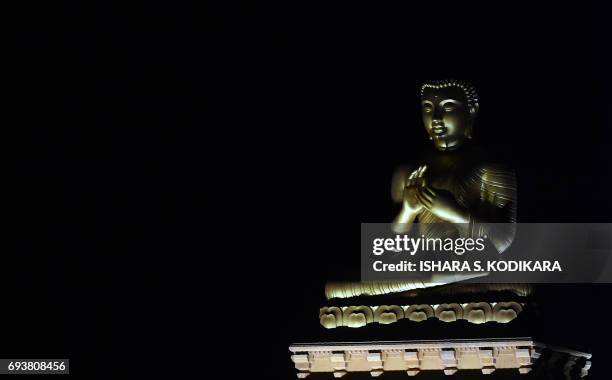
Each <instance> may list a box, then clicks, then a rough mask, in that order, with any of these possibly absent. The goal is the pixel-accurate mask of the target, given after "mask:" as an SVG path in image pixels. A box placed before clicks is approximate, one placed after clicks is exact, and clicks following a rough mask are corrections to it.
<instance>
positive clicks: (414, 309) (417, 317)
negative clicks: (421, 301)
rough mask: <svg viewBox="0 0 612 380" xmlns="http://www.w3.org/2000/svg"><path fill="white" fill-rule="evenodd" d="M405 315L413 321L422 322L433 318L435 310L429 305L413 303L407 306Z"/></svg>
mask: <svg viewBox="0 0 612 380" xmlns="http://www.w3.org/2000/svg"><path fill="white" fill-rule="evenodd" d="M405 315H406V318H408V319H410V320H411V321H415V322H420V321H424V320H426V319H427V318H432V317H433V316H434V310H433V307H431V306H429V305H412V306H409V307H408V308H406V311H405Z"/></svg>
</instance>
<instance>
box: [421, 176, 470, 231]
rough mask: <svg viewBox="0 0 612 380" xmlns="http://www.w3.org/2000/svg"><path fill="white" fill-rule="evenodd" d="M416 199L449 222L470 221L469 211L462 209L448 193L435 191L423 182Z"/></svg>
mask: <svg viewBox="0 0 612 380" xmlns="http://www.w3.org/2000/svg"><path fill="white" fill-rule="evenodd" d="M416 198H417V199H418V200H419V202H420V203H421V204H422V205H423V206H424V207H425V208H426V209H427V210H429V211H430V212H431V213H432V214H434V215H436V216H437V217H438V218H440V219H443V220H445V221H447V222H451V223H468V222H469V221H470V217H469V212H468V210H466V209H465V208H464V207H462V206H461V205H460V204H459V203H458V202H457V201H456V200H455V197H454V196H453V195H452V194H451V193H450V192H448V191H445V190H434V189H432V188H431V187H429V186H427V185H426V184H425V182H423V183H422V185H421V186H419V187H418V188H417V190H416Z"/></svg>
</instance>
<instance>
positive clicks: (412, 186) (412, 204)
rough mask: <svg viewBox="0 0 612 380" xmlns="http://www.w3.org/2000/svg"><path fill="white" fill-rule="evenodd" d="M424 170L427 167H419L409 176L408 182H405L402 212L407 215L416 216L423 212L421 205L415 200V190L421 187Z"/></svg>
mask: <svg viewBox="0 0 612 380" xmlns="http://www.w3.org/2000/svg"><path fill="white" fill-rule="evenodd" d="M426 169H427V166H420V167H419V168H418V169H417V170H415V171H413V172H412V174H410V177H408V180H407V181H406V187H404V199H403V205H404V210H405V211H407V212H409V213H413V214H418V213H420V212H421V211H422V210H423V204H421V202H420V201H419V199H418V198H417V190H418V188H419V187H420V186H421V183H422V181H423V174H424V173H425V170H426Z"/></svg>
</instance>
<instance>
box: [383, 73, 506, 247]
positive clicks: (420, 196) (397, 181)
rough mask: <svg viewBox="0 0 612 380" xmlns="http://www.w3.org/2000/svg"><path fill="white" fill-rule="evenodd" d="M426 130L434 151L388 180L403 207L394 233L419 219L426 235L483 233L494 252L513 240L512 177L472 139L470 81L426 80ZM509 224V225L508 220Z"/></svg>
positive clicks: (474, 110)
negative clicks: (485, 158) (494, 225)
mask: <svg viewBox="0 0 612 380" xmlns="http://www.w3.org/2000/svg"><path fill="white" fill-rule="evenodd" d="M421 106H422V118H423V124H424V126H425V130H426V132H427V134H428V135H429V137H430V139H431V140H432V141H433V144H434V146H435V148H436V151H437V153H436V154H433V155H432V156H431V157H428V158H427V159H426V160H424V161H425V162H422V163H421V164H420V165H419V166H418V167H416V168H413V169H412V170H410V169H409V168H407V167H402V168H400V169H398V170H397V171H396V173H395V175H394V177H393V180H392V184H391V195H392V198H393V200H394V201H396V202H398V203H400V202H401V204H402V209H401V210H400V212H399V214H398V215H397V217H396V218H395V220H394V229H395V231H396V232H398V233H406V232H408V231H410V229H411V228H412V226H413V223H414V222H419V232H420V233H421V234H422V235H425V237H432V238H433V237H439V238H446V237H482V236H485V235H486V236H487V237H488V239H489V240H490V241H491V243H492V244H493V246H494V247H495V248H496V249H497V251H498V252H503V251H504V250H505V249H506V248H507V247H508V246H509V245H510V243H511V242H512V240H513V238H514V234H515V228H513V227H509V228H508V227H506V228H499V229H498V228H492V227H491V225H490V224H491V223H510V224H508V225H510V226H512V225H513V223H514V222H516V177H515V175H514V172H513V171H511V170H508V169H507V168H505V167H503V166H501V165H498V164H492V163H488V162H485V161H483V160H482V159H481V158H480V157H479V156H480V152H479V151H478V149H477V148H475V147H474V146H473V144H472V143H471V142H470V140H471V139H472V136H473V130H474V122H475V120H476V115H477V113H478V109H479V103H478V95H477V94H476V90H475V89H474V87H473V86H472V85H470V84H468V83H466V82H461V81H434V82H428V83H425V84H424V85H423V86H422V90H421ZM508 225H507V226H508Z"/></svg>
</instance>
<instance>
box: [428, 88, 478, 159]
mask: <svg viewBox="0 0 612 380" xmlns="http://www.w3.org/2000/svg"><path fill="white" fill-rule="evenodd" d="M421 108H422V114H423V123H424V124H425V130H426V131H427V134H428V135H429V139H430V140H432V141H433V142H434V145H435V146H436V148H437V149H439V150H443V151H451V150H455V149H457V148H459V147H460V146H461V145H463V144H464V143H465V140H466V139H471V138H472V129H473V126H474V120H475V119H476V114H477V113H478V94H477V93H476V89H475V88H474V86H472V85H471V84H469V83H467V82H463V81H458V80H438V81H428V82H425V83H423V85H422V86H421Z"/></svg>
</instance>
